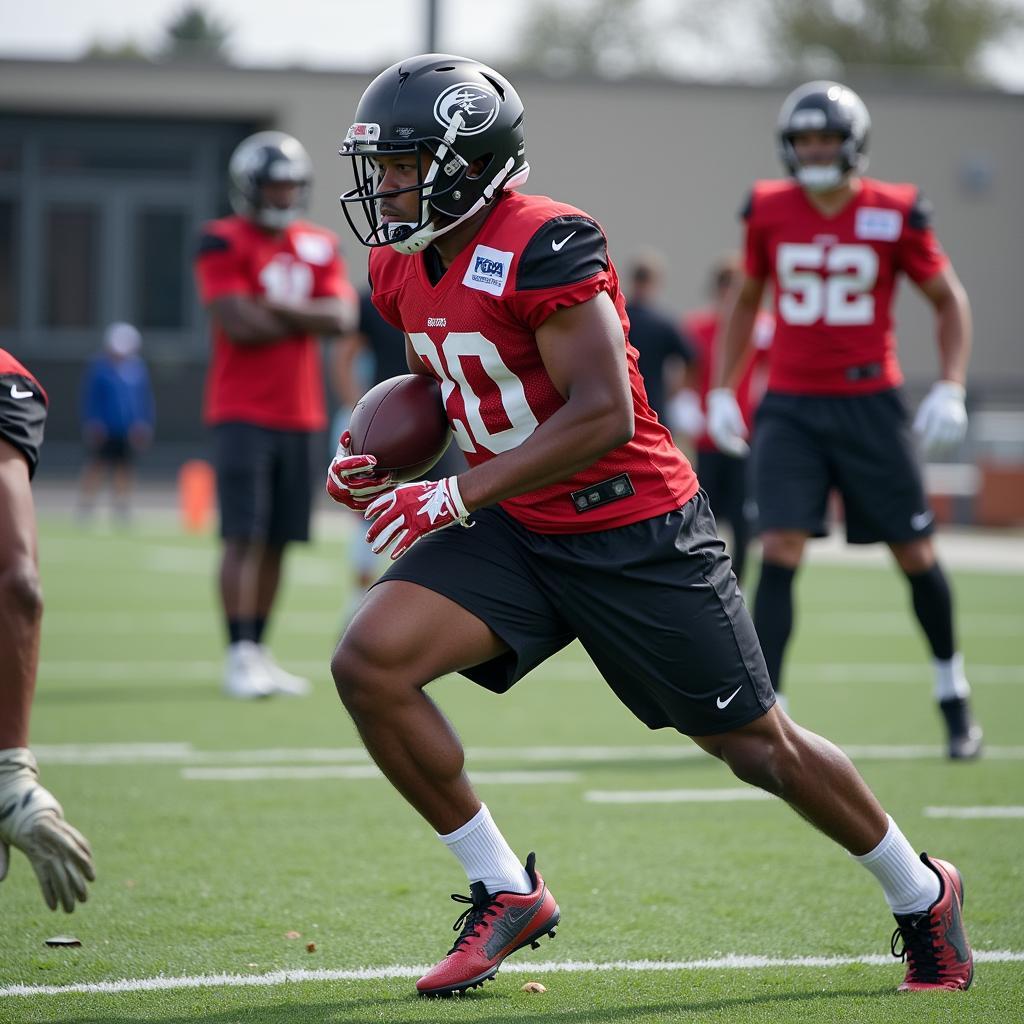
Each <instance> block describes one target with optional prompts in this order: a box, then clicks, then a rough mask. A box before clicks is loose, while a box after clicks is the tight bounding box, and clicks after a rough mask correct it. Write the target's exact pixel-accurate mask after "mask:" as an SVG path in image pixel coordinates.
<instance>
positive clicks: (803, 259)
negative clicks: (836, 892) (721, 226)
mask: <svg viewBox="0 0 1024 1024" xmlns="http://www.w3.org/2000/svg"><path fill="white" fill-rule="evenodd" d="M869 130H870V121H869V118H868V112H867V109H866V108H865V106H864V104H863V103H862V102H861V100H860V98H859V97H858V96H857V95H856V93H854V92H852V91H851V90H850V89H847V88H846V87H845V86H842V85H839V84H838V83H836V82H809V83H807V84H806V85H802V86H800V88H798V89H796V90H795V91H794V92H793V93H791V94H790V95H789V96H788V97H787V99H786V101H785V103H783V105H782V110H781V113H780V114H779V126H778V139H779V148H780V153H781V155H782V159H783V162H784V164H785V166H786V168H787V169H788V170H789V172H790V174H791V175H792V176H793V178H794V180H792V181H761V182H758V183H757V184H756V185H755V186H754V190H753V193H752V195H751V198H750V201H749V202H748V204H747V207H746V209H745V211H744V217H745V219H746V223H747V239H746V260H745V276H744V278H743V280H742V283H741V285H740V287H739V289H738V291H737V297H736V302H735V305H734V307H733V310H732V312H731V315H730V317H729V320H728V322H727V324H726V326H725V329H724V330H725V335H724V339H723V341H724V349H723V358H722V362H721V366H720V370H719V375H718V381H719V383H720V384H722V385H725V386H722V387H719V388H718V389H716V390H715V391H713V392H711V394H710V395H709V400H708V428H709V432H710V433H711V435H712V437H714V439H715V441H716V443H717V444H718V446H719V447H720V448H721V449H722V450H723V451H726V452H742V451H745V450H746V447H747V446H746V442H745V441H744V440H743V438H744V436H745V434H746V430H745V427H744V424H743V422H742V419H741V417H740V414H739V410H738V409H737V407H736V402H735V398H734V394H733V391H732V390H731V389H730V386H729V385H731V384H732V382H733V381H734V378H735V376H736V374H737V373H738V368H739V366H740V363H741V361H742V360H743V358H744V353H745V351H746V348H747V345H748V343H749V339H750V333H751V325H752V323H753V320H754V317H755V315H756V313H757V310H758V309H759V308H760V304H761V297H762V295H763V292H764V287H765V284H766V282H767V281H769V280H771V282H772V287H773V290H774V294H775V313H776V329H775V340H774V342H773V345H772V356H771V372H770V376H769V381H768V394H767V395H766V396H765V399H764V401H763V402H762V404H761V408H760V410H759V412H758V416H757V434H756V437H755V457H754V467H755V472H754V476H755V492H756V497H757V507H758V517H759V522H760V528H761V540H762V543H763V546H764V556H763V564H762V568H761V578H760V581H759V583H758V588H757V597H756V599H755V603H754V623H755V625H756V627H757V635H758V637H759V638H760V640H761V646H762V648H763V650H764V655H765V660H766V661H767V663H768V670H769V672H770V673H771V677H772V682H773V684H774V685H775V689H776V691H778V690H779V688H780V685H781V681H782V660H783V654H784V652H785V648H786V644H787V642H788V640H789V636H790V633H791V631H792V623H793V601H792V585H793V577H794V575H795V573H796V570H797V568H798V567H799V565H800V561H801V559H802V558H803V552H804V545H805V544H806V542H807V539H808V538H809V537H812V536H823V535H824V534H825V533H826V532H827V531H826V527H825V511H826V502H827V500H828V495H829V492H830V490H831V489H832V488H836V489H837V490H838V491H839V493H840V494H841V495H842V499H843V506H844V513H845V517H846V536H847V540H848V541H849V542H850V543H853V544H869V543H874V542H876V541H885V542H886V543H887V544H888V545H889V547H890V549H891V550H892V553H893V555H894V556H895V558H896V562H897V564H898V565H899V567H900V568H901V569H902V570H903V572H904V573H905V574H906V577H907V580H908V581H909V583H910V589H911V594H912V596H913V605H914V612H915V613H916V615H917V618H918V621H919V622H920V624H921V628H922V629H923V630H924V633H925V636H926V637H927V639H928V643H929V645H930V646H931V649H932V654H933V657H934V665H935V696H936V700H937V701H938V705H939V708H940V710H941V712H942V715H943V718H944V720H945V723H946V730H947V734H948V751H949V756H950V757H952V758H957V759H962V758H972V757H976V756H977V755H978V754H979V753H980V750H981V729H980V728H979V727H978V726H977V725H976V724H974V722H973V720H972V718H971V714H970V710H969V707H968V696H969V694H970V687H969V686H968V683H967V678H966V676H965V675H964V667H963V658H962V657H961V655H960V654H959V653H958V651H957V647H956V641H955V637H954V626H953V602H952V596H951V592H950V587H949V583H948V581H947V579H946V576H945V574H944V573H943V571H942V568H941V567H940V566H939V564H938V562H937V561H936V556H935V548H934V546H933V544H932V540H931V534H932V530H933V518H934V517H933V515H932V512H931V510H930V509H929V507H928V502H927V499H926V497H925V493H924V486H923V483H922V478H921V471H920V467H919V465H918V461H917V456H916V454H915V452H914V446H913V441H912V437H911V431H910V428H909V424H908V417H907V413H906V408H905V405H904V399H903V393H902V391H901V389H900V385H901V384H902V381H903V376H902V374H901V372H900V368H899V363H898V362H897V359H896V339H895V336H894V333H893V329H892V313H891V307H892V302H893V297H894V294H895V289H896V284H897V281H898V278H899V275H900V273H905V274H906V275H907V276H908V277H909V278H910V279H911V280H912V281H913V282H914V283H915V284H916V285H917V287H918V288H919V289H920V291H921V293H922V294H923V295H924V296H925V297H926V298H927V299H928V301H929V302H930V303H931V304H932V306H933V307H934V309H935V315H936V331H937V337H938V347H939V359H940V377H941V379H940V380H939V381H938V383H937V384H935V385H934V386H933V388H932V389H931V391H930V392H929V394H928V396H927V397H926V398H925V400H924V402H923V403H922V404H921V407H920V410H919V411H918V414H917V418H916V419H915V421H914V430H915V431H917V433H918V434H919V435H920V438H921V441H922V443H923V445H924V447H925V448H926V449H932V448H941V447H943V446H948V445H951V444H955V443H957V442H959V441H960V440H962V439H963V437H964V434H965V432H966V429H967V413H966V410H965V407H964V380H965V375H966V372H967V357H968V353H969V350H970V342H971V316H970V307H969V306H968V302H967V296H966V294H965V293H964V289H963V287H962V285H961V284H960V281H959V279H958V278H957V276H956V273H955V272H954V270H953V267H952V265H951V264H950V262H949V259H948V258H947V257H946V255H945V253H944V252H943V251H942V249H941V247H940V246H939V243H938V240H937V239H936V237H935V235H934V234H933V233H932V230H931V224H930V221H931V209H930V207H929V205H928V203H927V201H926V200H925V199H924V198H923V197H922V196H921V194H920V192H919V191H918V189H917V188H916V187H915V186H913V185H892V184H888V183H885V182H881V181H876V180H874V179H872V178H865V177H862V176H861V172H863V170H864V168H865V167H866V165H867V155H866V154H867V143H868V133H869Z"/></svg>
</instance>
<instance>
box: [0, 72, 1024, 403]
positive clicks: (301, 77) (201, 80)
mask: <svg viewBox="0 0 1024 1024" xmlns="http://www.w3.org/2000/svg"><path fill="white" fill-rule="evenodd" d="M511 77H512V78H513V80H514V81H515V82H516V85H517V87H518V88H519V91H520V93H521V94H522V96H523V99H524V101H525V104H526V109H527V140H528V154H529V159H530V163H531V166H532V174H531V178H530V182H529V184H528V186H527V191H532V192H541V193H546V194H550V195H553V196H556V197H557V198H559V199H562V200H564V201H568V202H572V203H573V204H574V205H576V206H579V207H582V208H583V209H585V210H587V211H588V212H590V213H591V214H593V215H594V216H595V217H597V218H598V219H599V220H600V221H601V223H602V224H603V225H604V227H605V228H606V230H607V232H608V235H609V239H610V243H611V253H612V257H613V259H614V260H615V261H616V263H617V264H618V266H619V268H620V272H624V271H625V269H626V266H627V264H628V262H629V261H630V259H631V258H632V257H633V256H634V255H635V254H637V253H638V252H639V251H640V250H642V249H645V248H649V247H653V248H656V249H658V250H661V251H662V252H663V253H664V255H665V257H666V260H667V265H668V281H667V284H668V287H667V289H666V295H665V302H666V305H668V306H669V307H671V308H674V309H675V310H677V311H680V312H681V311H682V310H684V309H686V308H688V307H690V306H693V305H694V304H697V303H699V302H700V301H702V298H703V294H702V293H703V288H704V283H705V278H706V272H707V267H708V264H709V262H710V261H711V260H712V259H714V258H715V257H717V256H718V255H719V254H721V253H722V252H723V251H725V250H727V249H730V248H734V247H736V246H737V245H738V244H739V240H740V226H739V223H738V221H737V218H736V212H737V210H738V209H739V207H740V206H741V204H742V202H743V200H744V198H745V196H746V194H747V192H748V191H749V187H750V184H751V182H752V181H753V180H754V179H755V178H757V177H776V176H778V174H779V173H780V172H779V167H778V164H777V161H776V157H775V151H774V135H773V128H774V120H775V115H776V113H777V110H778V107H779V104H780V102H781V100H782V98H783V96H784V95H785V93H786V91H787V88H788V87H787V86H786V85H780V86H779V87H777V88H775V87H757V88H754V87H743V86H701V85H686V84H676V83H661V82H635V83H609V82H594V81H586V82H583V81H580V82H565V81H551V80H545V79H541V78H538V77H530V76H519V77H517V76H515V75H514V74H513V75H511ZM367 81H368V76H366V75H362V74H360V75H354V74H341V73H339V74H331V73H322V72H303V71H252V70H240V69H230V68H205V67H182V66H167V67H150V66H139V65H133V64H122V63H116V62H114V63H105V62H88V63H57V62H41V61H26V62H21V61H0V116H2V115H3V114H5V113H10V114H18V115H29V116H32V115H44V114H45V115H49V116H52V115H60V116H65V117H73V116H76V115H77V116H85V115H88V116H92V117H95V116H97V115H99V116H106V115H109V116H117V117H125V116H134V117H138V116H145V117H148V118H158V119H159V118H174V119H177V120H179V121H180V120H182V119H185V120H187V119H189V118H196V119H202V120H211V119H213V120H216V119H219V120H221V121H225V122H229V121H230V122H234V123H242V122H244V123H251V124H253V125H257V126H260V127H270V126H273V127H276V128H280V129H282V130H284V131H288V132H291V133H292V134H294V135H296V136H297V137H298V138H300V139H301V140H302V141H303V143H304V144H305V145H306V147H307V148H308V150H309V152H310V155H311V157H312V159H313V162H314V167H315V169H316V182H315V185H314V196H313V205H312V209H311V216H312V217H313V219H314V220H318V221H320V222H321V223H323V224H326V225H328V226H330V227H332V228H334V229H335V230H337V231H338V233H339V234H340V235H341V237H342V242H343V246H344V248H345V253H346V256H347V258H348V260H349V264H350V267H351V271H352V276H353V278H354V279H355V280H357V281H361V280H362V279H363V278H364V274H365V265H366V254H365V251H364V250H363V249H362V248H361V247H359V246H358V244H357V243H356V242H355V241H354V239H352V238H351V236H350V234H349V232H348V228H347V225H346V224H345V221H344V218H343V216H342V214H341V211H340V209H339V206H338V203H337V196H338V194H339V193H340V192H342V191H343V190H345V189H346V188H348V187H349V184H350V176H349V171H348V168H347V167H346V166H345V165H343V163H342V161H341V160H340V158H339V157H338V156H337V149H338V144H339V142H340V140H341V139H342V137H343V136H344V134H345V131H346V129H347V127H348V124H349V121H350V120H351V116H352V112H353V111H354V109H355V105H356V102H357V100H358V98H359V96H360V94H361V92H362V89H363V88H364V87H365V85H366V84H367ZM851 84H853V85H854V87H855V88H857V89H858V90H859V91H860V93H861V95H862V96H863V98H864V100H865V102H866V103H867V105H868V107H869V109H870V111H871V113H872V117H873V122H874V127H873V134H872V140H871V153H872V163H871V173H872V174H877V175H878V176H879V177H881V178H885V179H889V180H905V181H914V182H916V183H918V184H920V185H921V186H922V187H923V189H924V191H925V192H926V194H927V195H928V196H929V198H930V199H931V200H932V201H933V203H934V205H935V208H936V218H935V223H936V227H937V230H938V232H939V235H940V238H941V239H942V240H943V242H944V244H945V246H946V248H947V250H948V251H949V252H950V254H951V256H952V257H953V260H954V263H955V265H956V267H957V269H958V271H959V273H960V275H961V277H962V278H963V280H964V282H965V284H966V286H967V289H968V292H969V294H970V295H971V299H972V303H973V306H974V313H975V323H976V335H977V341H976V347H975V353H974V357H973V359H972V364H971V386H972V394H973V395H974V396H975V398H976V399H978V400H980V401H981V402H983V403H1001V404H1010V405H1013V406H1020V407H1024V359H1022V358H1021V343H1020V326H1019V320H1020V314H1019V300H1018V292H1019V290H1020V283H1019V282H1020V268H1021V267H1022V266H1024V204H1022V203H1021V201H1020V199H1019V195H1018V190H1017V188H1016V186H1015V183H1014V179H1016V178H1017V177H1018V176H1019V169H1020V167H1021V166H1024V101H1022V100H1021V98H1020V97H1016V96H1007V95H1003V94H998V93H993V92H969V91H963V90H961V91H950V90H944V91H934V90H932V91H929V90H926V89H924V88H922V87H917V88H915V87H910V86H901V87H897V86H892V85H883V84H880V83H871V82H853V83H851ZM215 212H216V211H214V210H211V211H210V214H211V215H213V214H214V213H215ZM897 312H898V323H899V333H900V338H901V354H902V358H903V362H904V366H905V369H906V371H907V376H908V381H909V384H910V387H911V389H912V390H913V391H920V390H922V389H923V388H924V387H926V386H927V384H928V383H929V382H930V381H931V380H932V379H933V378H934V375H935V372H936V366H937V361H936V355H935V344H934V339H933V326H932V323H933V322H932V317H931V315H930V313H929V310H928V309H927V307H926V306H925V304H924V302H923V300H922V299H921V297H920V296H919V295H917V294H916V293H915V291H914V289H913V288H912V287H910V286H908V285H904V287H903V290H902V294H901V297H900V300H899V304H898V310H897ZM11 343H12V347H17V343H18V338H17V335H16V334H15V336H14V338H13V339H12V342H11ZM182 343H183V346H184V348H185V349H186V350H188V351H192V352H194V353H195V355H194V356H193V357H191V359H192V361H194V365H192V364H191V363H190V369H189V371H188V372H189V374H190V378H191V377H194V378H195V380H198V379H199V375H200V373H201V368H202V367H201V361H202V353H203V345H202V342H201V340H198V341H197V339H195V338H194V337H192V338H188V339H182ZM37 355H38V356H39V357H40V358H42V359H44V360H45V358H46V357H45V355H44V353H42V352H39V353H38V354H37ZM66 356H67V354H66V353H64V354H63V356H62V358H65V359H66ZM65 372H67V371H66V368H65ZM158 372H159V371H158ZM176 372H177V373H178V374H179V375H180V374H181V373H182V372H183V370H182V368H181V367H180V366H179V367H178V368H177V370H176ZM175 387H180V381H178V382H177V383H176V384H175Z"/></svg>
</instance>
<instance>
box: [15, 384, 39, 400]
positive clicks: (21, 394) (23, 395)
mask: <svg viewBox="0 0 1024 1024" xmlns="http://www.w3.org/2000/svg"><path fill="white" fill-rule="evenodd" d="M34 394H35V392H34V391H20V390H19V389H18V385H17V384H12V385H11V398H31V397H32V396H33V395H34Z"/></svg>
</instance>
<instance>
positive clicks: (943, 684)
mask: <svg viewBox="0 0 1024 1024" xmlns="http://www.w3.org/2000/svg"><path fill="white" fill-rule="evenodd" d="M932 664H933V665H934V666H935V699H936V700H937V701H939V702H940V703H941V702H942V701H946V700H966V699H967V698H968V697H969V696H970V695H971V684H970V683H968V682H967V676H966V675H964V656H963V655H962V654H960V653H959V652H958V653H957V654H954V655H953V657H952V658H950V659H949V661H941V660H940V659H938V658H935V659H934V660H933V662H932Z"/></svg>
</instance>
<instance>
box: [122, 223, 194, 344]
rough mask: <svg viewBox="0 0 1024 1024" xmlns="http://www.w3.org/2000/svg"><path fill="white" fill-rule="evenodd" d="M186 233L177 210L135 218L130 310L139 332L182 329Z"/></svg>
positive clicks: (185, 270)
mask: <svg viewBox="0 0 1024 1024" xmlns="http://www.w3.org/2000/svg"><path fill="white" fill-rule="evenodd" d="M187 232H188V228H187V223H186V216H185V213H184V211H182V210H180V209H179V210H176V209H142V210H139V211H138V212H137V213H136V214H135V268H136V269H135V296H134V308H135V321H136V323H137V324H138V325H139V326H140V327H142V328H158V329H159V328H164V329H175V328H182V327H184V326H185V319H186V317H185V305H186V303H185V296H186V290H185V282H186V273H187V270H188V261H187V254H186V252H185V246H186V242H187Z"/></svg>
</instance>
